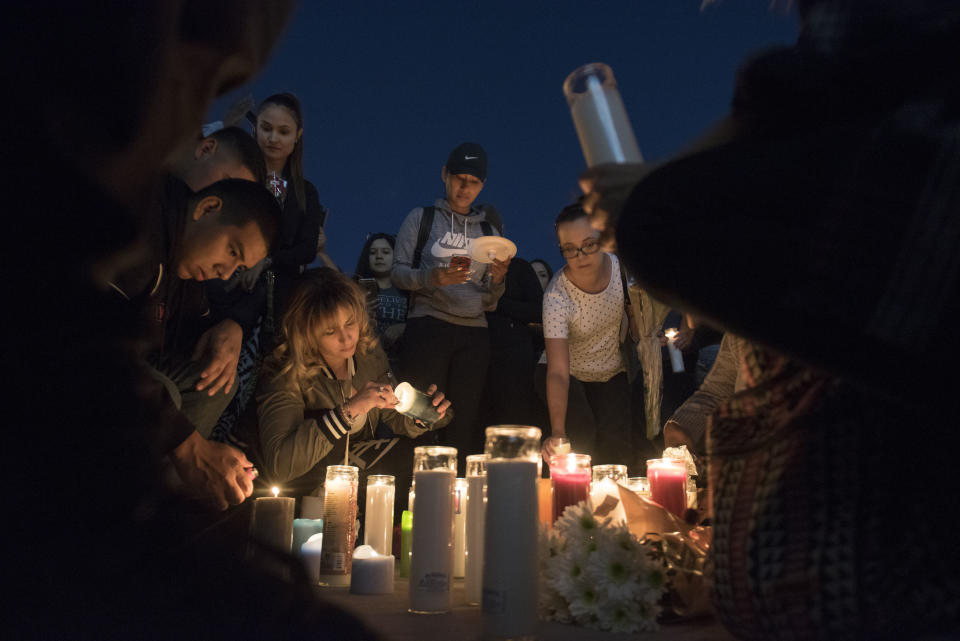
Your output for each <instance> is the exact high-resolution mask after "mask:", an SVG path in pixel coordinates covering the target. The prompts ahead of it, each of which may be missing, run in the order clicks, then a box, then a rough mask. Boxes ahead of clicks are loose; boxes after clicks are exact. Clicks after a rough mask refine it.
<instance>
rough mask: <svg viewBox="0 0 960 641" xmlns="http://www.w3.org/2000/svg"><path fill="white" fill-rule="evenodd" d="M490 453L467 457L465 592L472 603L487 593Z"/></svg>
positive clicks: (475, 602) (476, 602) (478, 600)
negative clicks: (485, 558) (485, 532)
mask: <svg viewBox="0 0 960 641" xmlns="http://www.w3.org/2000/svg"><path fill="white" fill-rule="evenodd" d="M488 458H489V457H488V456H487V455H486V454H471V455H470V456H468V457H467V536H466V540H465V544H464V555H465V557H466V562H465V565H464V572H463V573H464V581H463V592H464V596H466V598H467V603H468V604H469V605H475V604H478V603H480V598H481V596H482V594H483V530H484V523H485V522H486V510H487V507H486V504H487V498H486V483H487V459H488Z"/></svg>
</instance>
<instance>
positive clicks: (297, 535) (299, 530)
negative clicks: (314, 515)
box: [293, 519, 323, 555]
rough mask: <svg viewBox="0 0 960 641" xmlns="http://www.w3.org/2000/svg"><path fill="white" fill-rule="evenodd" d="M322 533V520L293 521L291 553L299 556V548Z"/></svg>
mask: <svg viewBox="0 0 960 641" xmlns="http://www.w3.org/2000/svg"><path fill="white" fill-rule="evenodd" d="M322 533H323V519H294V520H293V553H294V554H297V555H299V554H300V548H301V547H302V546H303V544H304V543H306V542H307V539H309V538H310V537H311V536H313V535H314V534H322Z"/></svg>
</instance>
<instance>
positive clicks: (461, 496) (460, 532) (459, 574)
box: [453, 479, 469, 579]
mask: <svg viewBox="0 0 960 641" xmlns="http://www.w3.org/2000/svg"><path fill="white" fill-rule="evenodd" d="M453 492H454V494H453V496H454V502H453V576H454V577H455V578H458V579H462V578H463V574H464V568H465V565H466V539H467V501H468V500H469V498H468V497H467V479H457V481H456V484H455V485H454V490H453Z"/></svg>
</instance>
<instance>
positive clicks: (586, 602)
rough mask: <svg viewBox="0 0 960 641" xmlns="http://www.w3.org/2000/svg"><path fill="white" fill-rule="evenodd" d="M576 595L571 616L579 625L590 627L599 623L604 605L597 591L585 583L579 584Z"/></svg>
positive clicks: (571, 608) (571, 604) (571, 605)
mask: <svg viewBox="0 0 960 641" xmlns="http://www.w3.org/2000/svg"><path fill="white" fill-rule="evenodd" d="M576 587H577V589H576V592H575V594H574V595H573V598H572V599H569V602H570V614H572V615H573V617H574V619H576V621H577V623H582V624H586V625H589V624H591V623H597V622H598V621H599V617H600V608H601V607H602V606H603V603H602V602H601V600H600V595H599V593H598V592H597V590H596V589H595V588H593V587H591V586H589V585H586V584H585V583H582V582H580V583H578V584H577V586H576Z"/></svg>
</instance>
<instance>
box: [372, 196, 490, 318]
mask: <svg viewBox="0 0 960 641" xmlns="http://www.w3.org/2000/svg"><path fill="white" fill-rule="evenodd" d="M434 207H436V214H435V215H434V217H433V227H432V228H431V229H430V235H429V237H428V238H427V243H426V244H425V245H424V247H423V255H422V256H421V257H420V267H419V269H413V268H412V267H411V264H412V262H413V252H414V250H415V249H416V246H417V237H418V235H419V232H420V219H421V217H422V216H423V207H417V208H416V209H414V210H413V211H411V212H410V213H409V214H407V217H406V219H404V221H403V225H401V227H400V232H399V233H398V234H397V243H396V247H395V248H394V261H393V272H392V274H391V279H392V280H393V284H394V285H396V286H397V287H399V288H400V289H409V290H410V291H411V297H410V298H411V300H410V308H409V310H408V312H407V317H408V318H416V317H418V316H432V317H434V318H439V319H440V320H443V321H446V322H448V323H453V324H454V325H466V326H469V327H486V326H487V318H486V316H485V315H484V312H488V311H493V310H494V309H496V307H497V301H498V300H500V296H501V295H502V294H503V289H504V285H503V283H500V284H499V285H495V284H493V283H492V282H491V280H490V273H489V269H488V266H487V265H485V264H484V263H478V262H476V261H473V262H471V263H470V280H469V281H467V282H466V283H463V284H462V285H447V286H446V287H435V286H434V285H433V283H431V282H430V270H432V269H433V268H434V267H447V266H449V265H450V259H451V258H452V257H453V256H457V255H461V256H463V255H468V254H469V252H470V242H471V240H472V239H474V238H477V237H479V236H483V235H484V234H483V228H482V227H481V226H480V221H482V220H486V213H485V212H484V211H483V210H481V209H477V208H476V207H471V208H470V214H468V215H464V214H458V213H455V212H453V211H452V210H451V209H450V204H449V203H448V202H447V201H446V200H445V199H443V198H439V199H437V200H436V202H434ZM493 233H494V234H495V235H499V234H497V229H496V227H493Z"/></svg>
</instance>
